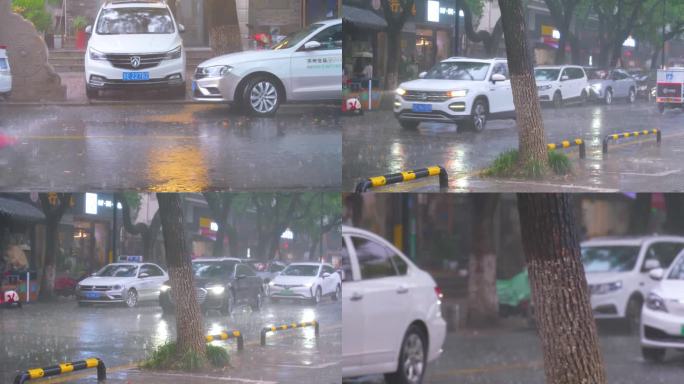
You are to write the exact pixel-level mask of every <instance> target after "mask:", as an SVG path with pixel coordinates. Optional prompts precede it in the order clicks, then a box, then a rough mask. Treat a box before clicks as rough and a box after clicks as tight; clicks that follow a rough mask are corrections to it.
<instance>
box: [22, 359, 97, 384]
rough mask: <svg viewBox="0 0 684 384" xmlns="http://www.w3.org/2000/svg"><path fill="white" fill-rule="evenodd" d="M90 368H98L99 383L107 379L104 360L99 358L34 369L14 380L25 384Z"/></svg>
mask: <svg viewBox="0 0 684 384" xmlns="http://www.w3.org/2000/svg"><path fill="white" fill-rule="evenodd" d="M88 368H97V381H104V380H106V379H107V368H106V367H105V364H104V363H103V362H102V360H100V359H98V358H92V359H85V360H82V361H76V362H73V363H62V364H58V365H53V366H51V367H47V368H34V369H29V370H27V371H24V372H20V373H19V374H18V375H17V376H16V377H15V378H14V384H23V383H25V382H26V381H29V380H35V379H41V378H43V377H51V376H57V375H61V374H64V373H69V372H75V371H82V370H84V369H88Z"/></svg>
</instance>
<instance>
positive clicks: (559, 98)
mask: <svg viewBox="0 0 684 384" xmlns="http://www.w3.org/2000/svg"><path fill="white" fill-rule="evenodd" d="M562 106H563V95H561V93H560V92H556V93H554V94H553V107H554V108H560V107H562Z"/></svg>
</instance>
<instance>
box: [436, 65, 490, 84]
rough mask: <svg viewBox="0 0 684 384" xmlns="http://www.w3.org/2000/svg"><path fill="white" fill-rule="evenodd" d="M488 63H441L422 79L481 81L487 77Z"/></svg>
mask: <svg viewBox="0 0 684 384" xmlns="http://www.w3.org/2000/svg"><path fill="white" fill-rule="evenodd" d="M488 71H489V63H476V62H465V61H443V62H441V63H439V64H437V65H435V66H434V67H432V69H430V70H429V71H428V72H427V73H426V74H425V76H423V78H424V79H438V80H470V81H482V80H484V79H485V77H487V72H488Z"/></svg>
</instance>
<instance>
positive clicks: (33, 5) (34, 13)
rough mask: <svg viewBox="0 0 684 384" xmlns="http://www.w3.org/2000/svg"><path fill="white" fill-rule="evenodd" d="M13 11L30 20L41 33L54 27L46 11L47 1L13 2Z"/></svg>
mask: <svg viewBox="0 0 684 384" xmlns="http://www.w3.org/2000/svg"><path fill="white" fill-rule="evenodd" d="M12 11H13V12H15V13H18V14H20V15H21V16H23V17H24V18H25V19H26V20H29V21H30V22H31V23H33V25H34V26H35V27H36V29H37V30H38V31H39V32H45V31H47V30H48V29H49V28H50V27H51V26H52V17H51V16H50V13H48V12H47V11H46V10H45V0H12Z"/></svg>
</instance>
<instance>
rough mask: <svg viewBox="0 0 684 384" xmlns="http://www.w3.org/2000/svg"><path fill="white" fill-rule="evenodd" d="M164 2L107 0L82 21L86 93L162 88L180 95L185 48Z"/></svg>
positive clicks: (177, 25)
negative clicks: (85, 43) (87, 22)
mask: <svg viewBox="0 0 684 384" xmlns="http://www.w3.org/2000/svg"><path fill="white" fill-rule="evenodd" d="M184 30H185V27H183V25H181V24H176V20H175V19H174V17H173V13H172V12H171V10H170V9H169V6H168V5H167V4H166V1H163V0H159V1H144V2H141V1H107V2H105V3H104V4H103V5H102V7H101V8H100V11H99V13H98V15H97V18H96V19H95V24H94V25H92V26H88V27H87V28H86V32H87V33H89V34H90V40H89V41H88V47H87V49H86V54H85V83H86V95H87V96H88V98H95V97H97V96H98V95H99V93H100V91H104V90H112V89H126V90H132V91H139V90H143V89H162V90H166V91H168V92H169V93H171V94H172V95H176V96H184V95H185V77H186V75H185V60H186V58H185V49H184V48H183V39H181V36H180V34H181V33H183V31H184Z"/></svg>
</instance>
